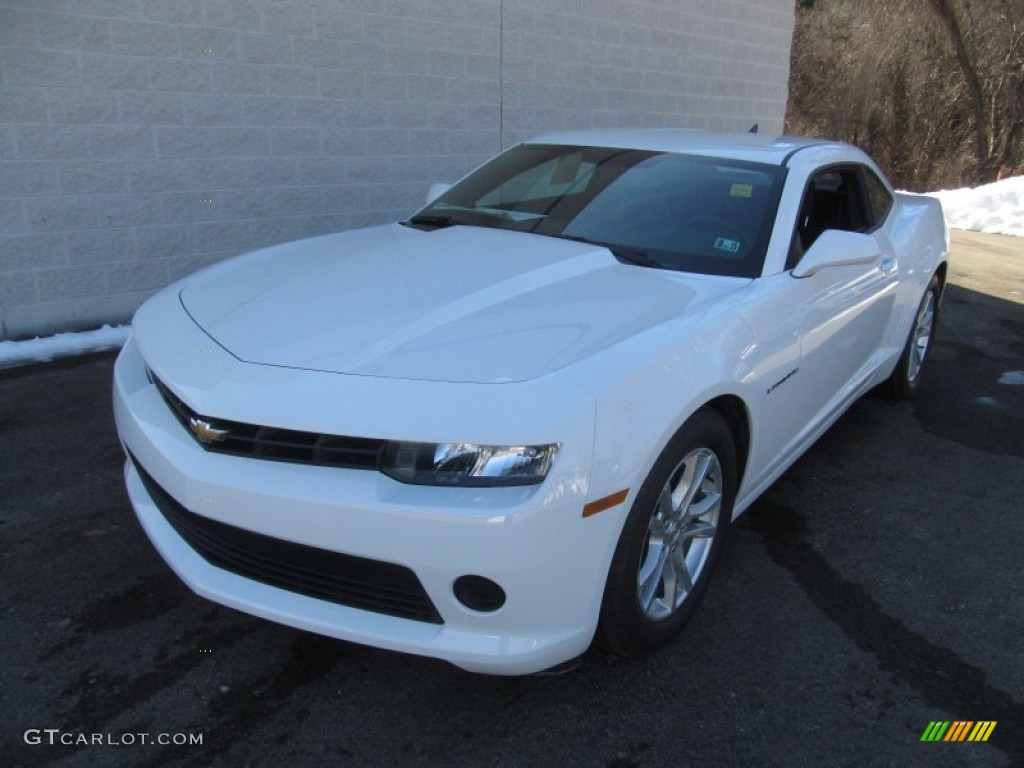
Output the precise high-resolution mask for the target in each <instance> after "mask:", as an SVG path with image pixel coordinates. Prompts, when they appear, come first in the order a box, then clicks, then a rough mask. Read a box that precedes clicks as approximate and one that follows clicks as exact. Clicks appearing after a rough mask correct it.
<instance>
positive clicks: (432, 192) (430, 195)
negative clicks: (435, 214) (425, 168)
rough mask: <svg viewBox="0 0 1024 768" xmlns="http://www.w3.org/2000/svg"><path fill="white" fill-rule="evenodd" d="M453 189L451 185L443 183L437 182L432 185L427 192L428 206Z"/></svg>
mask: <svg viewBox="0 0 1024 768" xmlns="http://www.w3.org/2000/svg"><path fill="white" fill-rule="evenodd" d="M451 188H452V185H451V184H445V183H444V182H443V181H435V182H434V183H433V184H431V185H430V189H429V190H428V191H427V205H430V204H431V203H432V202H434V201H435V200H437V198H439V197H440V196H441V195H443V194H444V193H445V192H447V191H448V190H449V189H451Z"/></svg>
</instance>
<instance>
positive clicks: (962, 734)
mask: <svg viewBox="0 0 1024 768" xmlns="http://www.w3.org/2000/svg"><path fill="white" fill-rule="evenodd" d="M996 722H998V721H996V720H978V721H974V720H954V721H952V722H950V721H949V720H932V721H931V722H930V723H928V727H927V728H925V729H924V733H922V734H921V741H988V737H989V736H991V735H992V731H994V730H995V728H996Z"/></svg>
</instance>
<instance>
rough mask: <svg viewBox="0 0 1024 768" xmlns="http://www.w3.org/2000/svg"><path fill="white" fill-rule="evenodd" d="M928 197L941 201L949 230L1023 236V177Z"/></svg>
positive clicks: (947, 190)
mask: <svg viewBox="0 0 1024 768" xmlns="http://www.w3.org/2000/svg"><path fill="white" fill-rule="evenodd" d="M928 194H929V195H930V196H931V197H937V198H939V200H940V201H942V210H943V213H945V215H946V224H948V225H949V226H950V227H951V228H952V229H973V230H977V231H978V232H992V233H994V234H998V235H1016V236H1018V237H1024V176H1012V177H1010V178H1008V179H1003V180H1002V181H995V182H993V183H991V184H985V185H983V186H980V187H976V188H974V189H970V188H968V187H965V188H963V189H941V190H939V191H938V192H929V193H928Z"/></svg>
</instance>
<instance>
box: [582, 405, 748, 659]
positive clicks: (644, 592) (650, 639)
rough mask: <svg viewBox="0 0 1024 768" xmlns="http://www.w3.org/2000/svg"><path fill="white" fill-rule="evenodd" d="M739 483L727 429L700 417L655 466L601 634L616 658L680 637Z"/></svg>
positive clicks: (620, 554) (713, 415) (604, 609)
mask: <svg viewBox="0 0 1024 768" xmlns="http://www.w3.org/2000/svg"><path fill="white" fill-rule="evenodd" d="M736 482H737V471H736V450H735V447H734V445H733V440H732V434H731V432H730V431H729V427H728V425H727V424H726V423H725V420H724V419H723V418H722V417H721V416H720V415H719V414H718V413H717V412H715V411H713V410H711V409H707V408H706V409H703V410H700V411H698V412H697V413H696V414H694V415H693V416H692V417H691V418H690V419H689V421H687V422H686V423H685V424H684V425H683V426H682V427H681V428H680V429H679V431H678V432H676V434H675V435H674V436H673V438H672V439H671V440H670V441H669V444H668V446H667V447H666V448H665V450H664V451H663V452H662V454H661V456H660V457H659V458H658V460H657V461H656V462H655V464H654V467H653V468H652V469H651V472H650V474H649V475H648V476H647V479H646V480H644V483H643V485H642V486H641V487H640V492H639V493H638V494H637V497H636V500H635V501H634V502H633V506H632V508H631V509H630V512H629V515H628V517H627V518H626V523H625V525H624V526H623V529H622V534H621V535H620V537H619V543H618V545H617V547H616V550H615V555H614V557H613V558H612V565H611V569H610V570H609V573H608V583H607V585H606V586H605V593H604V601H603V603H602V606H601V618H600V625H599V628H598V632H599V637H600V639H601V640H602V641H603V643H604V645H605V646H607V648H608V649H609V650H611V651H612V652H613V653H615V654H617V655H619V656H624V657H630V656H636V655H638V654H640V653H643V652H645V651H650V650H653V649H655V648H658V647H660V646H662V645H664V644H665V643H667V642H668V641H669V640H671V639H672V638H673V637H675V636H676V635H677V634H678V633H679V632H680V630H682V628H683V625H684V624H685V623H686V621H687V619H689V617H690V615H691V614H692V613H693V611H694V609H695V608H696V607H697V605H698V603H699V602H700V600H701V599H702V598H703V596H704V592H705V590H706V589H707V583H708V579H709V578H710V574H711V570H712V568H713V566H714V564H715V561H716V560H717V558H718V553H719V551H720V550H721V548H722V544H723V542H724V541H725V538H726V535H727V534H728V531H729V522H730V519H731V517H732V507H733V500H734V498H735V495H736Z"/></svg>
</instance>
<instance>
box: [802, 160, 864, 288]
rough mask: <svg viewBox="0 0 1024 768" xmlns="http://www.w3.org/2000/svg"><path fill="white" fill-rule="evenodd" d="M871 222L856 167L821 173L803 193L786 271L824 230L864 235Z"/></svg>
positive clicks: (834, 169) (831, 169)
mask: <svg viewBox="0 0 1024 768" xmlns="http://www.w3.org/2000/svg"><path fill="white" fill-rule="evenodd" d="M870 221H871V218H870V216H869V215H868V211H867V209H866V208H865V205H864V195H863V191H862V187H861V183H860V173H859V171H858V170H857V169H856V168H830V169H828V170H825V171H820V172H819V173H817V174H816V175H815V176H814V177H813V178H812V179H811V181H810V183H809V184H808V185H807V189H806V191H805V192H804V199H803V202H802V203H801V205H800V214H799V216H797V221H796V229H795V230H794V231H793V241H792V243H791V245H790V249H789V258H788V259H786V269H792V268H793V267H795V266H796V265H797V262H799V261H800V258H801V257H802V256H803V255H804V253H806V252H807V250H808V249H809V248H810V247H811V245H812V244H813V243H814V241H815V240H817V239H818V237H819V236H820V235H821V233H822V232H824V231H825V230H826V229H841V230H846V231H848V232H863V231H865V230H866V229H868V227H869V225H870Z"/></svg>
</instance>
